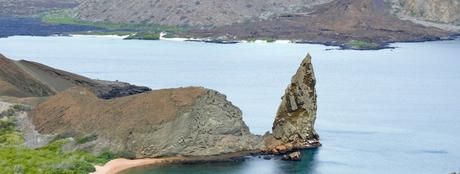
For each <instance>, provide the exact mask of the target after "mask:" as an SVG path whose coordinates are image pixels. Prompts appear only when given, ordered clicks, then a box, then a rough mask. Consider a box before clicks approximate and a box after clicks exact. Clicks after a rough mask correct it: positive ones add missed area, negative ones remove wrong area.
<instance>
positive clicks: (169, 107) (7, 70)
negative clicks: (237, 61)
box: [0, 55, 320, 160]
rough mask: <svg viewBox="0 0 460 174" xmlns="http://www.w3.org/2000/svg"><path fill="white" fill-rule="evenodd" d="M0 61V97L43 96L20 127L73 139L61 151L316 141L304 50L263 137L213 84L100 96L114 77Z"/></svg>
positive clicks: (263, 146)
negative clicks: (106, 79)
mask: <svg viewBox="0 0 460 174" xmlns="http://www.w3.org/2000/svg"><path fill="white" fill-rule="evenodd" d="M0 66H1V67H2V69H0V92H3V93H0V96H4V95H10V96H13V97H31V96H32V97H33V96H39V97H42V96H45V97H42V98H43V101H42V100H40V103H39V104H36V105H34V106H33V109H32V110H31V111H30V112H29V113H28V118H27V119H26V118H25V117H24V120H28V119H30V120H31V122H32V124H27V125H29V126H27V125H26V127H25V129H27V130H32V133H33V134H30V135H33V136H35V135H40V136H41V135H43V136H46V137H50V136H52V137H55V138H56V139H59V138H69V137H71V138H73V140H74V141H71V142H70V143H68V144H66V145H64V147H63V148H64V149H65V150H69V151H73V150H85V151H89V152H93V153H95V154H99V153H101V152H103V151H105V150H110V151H112V152H118V153H122V154H130V155H132V156H134V157H136V158H146V157H165V156H168V157H172V156H210V155H221V154H228V153H230V154H232V153H233V154H235V153H236V154H237V155H240V154H245V153H243V152H260V151H262V152H268V153H271V154H275V155H279V154H287V153H290V152H293V151H296V150H297V149H302V148H309V147H317V146H319V145H320V144H319V137H318V134H317V133H316V132H315V129H314V122H315V119H316V107H317V106H316V92H315V83H316V80H315V76H314V73H313V68H312V64H311V56H310V55H307V57H306V58H305V59H304V60H303V62H302V64H301V66H300V68H299V69H298V71H297V73H296V74H295V75H294V76H293V77H292V82H291V84H290V85H289V87H288V88H287V90H286V94H285V95H284V96H283V97H282V101H281V105H280V107H279V110H278V113H277V115H276V119H275V122H274V123H273V134H267V135H265V136H263V137H261V136H257V135H254V134H251V132H250V131H249V128H248V127H247V126H246V124H245V123H244V121H243V117H242V112H241V110H240V109H238V108H237V107H236V106H234V105H233V104H232V103H231V102H229V101H228V100H227V99H226V96H225V95H223V94H220V93H219V92H217V91H214V90H210V89H206V88H202V87H187V88H176V89H161V90H155V91H140V92H138V93H129V90H121V92H120V91H115V92H116V93H115V94H117V95H118V94H123V96H119V95H118V96H117V97H112V98H110V100H106V99H105V98H104V97H101V96H103V95H101V94H107V93H108V92H107V91H109V94H110V91H114V90H116V89H117V88H113V85H117V84H118V83H119V82H101V81H96V80H92V79H88V78H86V77H83V76H78V75H75V74H71V73H68V72H65V71H61V70H56V69H53V68H50V67H47V66H44V65H41V64H38V63H34V62H28V61H12V60H9V59H6V58H4V57H3V58H0ZM104 85H106V86H104ZM111 85H112V86H111ZM134 87H135V86H134ZM107 89H111V90H107ZM135 89H136V88H135ZM43 91H45V92H48V93H44V92H43ZM126 91H128V92H126ZM39 94H40V95H39ZM48 95H52V96H48ZM30 125H31V126H30ZM35 130H36V132H35ZM29 132H30V131H29ZM33 136H28V138H31V137H32V138H33ZM26 138H27V137H26ZM29 140H30V141H27V142H34V141H33V140H31V139H29ZM267 149H268V150H269V151H266V150H267ZM291 155H292V157H290V158H286V159H287V160H299V159H300V156H299V155H298V153H293V154H291Z"/></svg>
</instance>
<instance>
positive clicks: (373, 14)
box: [189, 0, 450, 44]
mask: <svg viewBox="0 0 460 174" xmlns="http://www.w3.org/2000/svg"><path fill="white" fill-rule="evenodd" d="M189 34H191V35H194V36H198V37H215V36H227V37H229V38H237V39H247V38H264V37H267V38H278V39H289V40H303V41H306V42H319V43H329V44H343V43H347V42H348V41H351V40H365V41H370V42H375V43H385V42H396V41H418V40H420V41H423V40H436V39H439V38H442V37H446V36H448V35H449V34H450V33H448V32H445V31H443V30H440V29H437V28H432V27H424V26H421V25H417V24H414V23H412V22H410V21H402V20H399V18H397V17H395V16H393V15H392V14H391V13H390V11H389V9H388V8H386V4H385V3H384V1H383V0H362V1H355V0H337V1H334V2H331V3H328V4H323V5H320V6H317V7H316V8H315V11H313V12H311V13H309V14H299V15H287V16H282V17H278V18H275V19H272V20H267V21H259V22H252V23H245V24H235V25H231V26H225V27H220V28H217V29H210V30H193V31H191V32H190V33H189Z"/></svg>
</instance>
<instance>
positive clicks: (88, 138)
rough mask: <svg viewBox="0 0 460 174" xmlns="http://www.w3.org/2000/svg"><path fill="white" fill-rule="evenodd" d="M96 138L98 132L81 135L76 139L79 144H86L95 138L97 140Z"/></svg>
mask: <svg viewBox="0 0 460 174" xmlns="http://www.w3.org/2000/svg"><path fill="white" fill-rule="evenodd" d="M96 139H97V135H96V134H90V135H87V136H84V137H79V138H77V139H76V140H75V141H76V142H77V143H78V144H85V143H88V142H91V141H94V140H96Z"/></svg>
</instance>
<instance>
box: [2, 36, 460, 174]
mask: <svg viewBox="0 0 460 174" xmlns="http://www.w3.org/2000/svg"><path fill="white" fill-rule="evenodd" d="M391 46H393V47H396V49H386V50H377V51H354V50H334V49H336V48H337V47H327V46H323V45H312V44H283V43H273V44H266V43H238V44H231V45H221V44H209V43H198V42H177V41H141V40H121V38H111V37H94V36H79V37H29V36H14V37H9V38H2V39H0V52H1V53H2V54H4V55H6V56H7V57H9V58H12V59H27V60H31V61H37V62H40V63H43V64H46V65H49V66H52V67H56V68H59V69H63V70H66V71H70V72H75V73H77V74H81V75H84V76H88V77H91V78H95V79H107V80H120V81H125V82H129V83H133V84H137V85H143V86H148V87H150V88H152V89H160V88H173V87H179V86H205V87H207V88H211V89H215V90H218V91H220V92H222V93H224V94H226V95H227V97H228V99H229V101H232V102H233V104H234V105H236V106H238V107H240V108H241V110H242V111H243V115H244V119H245V121H246V123H247V124H248V126H249V128H250V129H251V131H252V132H253V133H256V134H264V133H265V132H266V131H268V130H271V126H272V120H273V119H274V117H275V113H276V108H277V106H278V104H279V102H280V97H281V96H282V94H283V92H284V89H285V88H286V85H287V84H289V81H290V77H291V76H292V74H294V72H295V70H296V69H297V67H298V64H299V63H300V61H301V59H302V58H303V57H304V56H305V54H306V53H307V52H308V53H310V54H312V56H313V64H314V67H315V73H316V77H317V80H318V83H317V90H318V119H317V124H316V129H317V131H318V132H319V134H320V136H321V142H322V144H323V147H321V148H319V149H316V150H306V151H304V152H303V156H304V159H303V160H302V161H301V162H285V161H281V160H279V159H275V160H264V159H260V158H258V157H247V158H245V160H241V161H236V162H231V163H217V164H199V165H198V164H193V165H167V166H159V167H151V168H147V169H135V170H132V171H127V172H126V174H147V173H164V172H185V171H186V172H187V173H202V171H207V172H209V173H315V174H316V173H355V174H356V173H358V174H359V173H382V174H383V173H401V174H402V173H449V172H454V171H459V170H460V166H459V165H458V160H455V159H460V150H459V149H458V148H457V146H458V144H459V143H460V138H459V137H458V136H457V132H458V130H459V129H460V125H458V124H457V123H458V122H459V121H460V118H459V117H458V113H460V108H459V107H458V103H459V102H460V94H459V93H458V91H457V90H458V89H460V69H458V65H459V64H460V60H459V59H458V58H457V57H458V53H460V52H459V49H458V48H460V40H452V41H436V42H424V43H396V44H391ZM330 49H332V50H330ZM107 50H110V52H108V51H107ZM327 50H329V51H327ZM453 159H454V160H453Z"/></svg>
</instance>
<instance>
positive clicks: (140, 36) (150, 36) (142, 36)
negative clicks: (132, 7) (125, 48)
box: [125, 33, 160, 40]
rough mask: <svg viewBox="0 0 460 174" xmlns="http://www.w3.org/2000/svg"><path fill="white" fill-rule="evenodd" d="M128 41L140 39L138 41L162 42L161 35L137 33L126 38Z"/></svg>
mask: <svg viewBox="0 0 460 174" xmlns="http://www.w3.org/2000/svg"><path fill="white" fill-rule="evenodd" d="M125 39H127V40H131V39H138V40H160V34H158V33H136V34H133V35H130V36H128V37H127V38H125Z"/></svg>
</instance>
